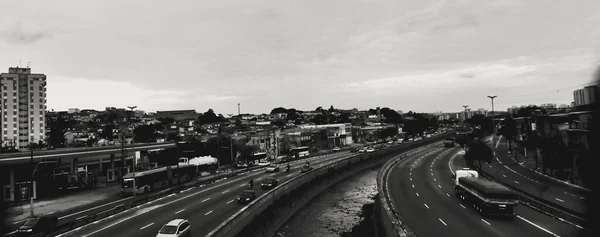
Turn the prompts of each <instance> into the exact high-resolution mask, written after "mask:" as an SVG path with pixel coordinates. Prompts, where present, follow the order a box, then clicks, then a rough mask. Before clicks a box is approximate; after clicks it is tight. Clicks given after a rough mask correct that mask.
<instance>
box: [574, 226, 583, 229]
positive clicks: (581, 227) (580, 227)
mask: <svg viewBox="0 0 600 237" xmlns="http://www.w3.org/2000/svg"><path fill="white" fill-rule="evenodd" d="M575 227H577V228H579V229H582V230H583V226H580V225H575Z"/></svg>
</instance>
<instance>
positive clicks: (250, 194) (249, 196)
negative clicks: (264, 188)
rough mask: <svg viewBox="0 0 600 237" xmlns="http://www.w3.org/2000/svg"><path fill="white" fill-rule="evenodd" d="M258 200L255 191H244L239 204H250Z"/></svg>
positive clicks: (239, 197) (239, 198)
mask: <svg viewBox="0 0 600 237" xmlns="http://www.w3.org/2000/svg"><path fill="white" fill-rule="evenodd" d="M254 199H256V191H254V190H244V191H243V192H242V193H240V195H239V196H238V203H241V204H248V203H250V202H252V200H254Z"/></svg>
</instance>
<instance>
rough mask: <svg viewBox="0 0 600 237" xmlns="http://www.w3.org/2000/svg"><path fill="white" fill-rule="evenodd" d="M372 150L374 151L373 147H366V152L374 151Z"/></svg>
mask: <svg viewBox="0 0 600 237" xmlns="http://www.w3.org/2000/svg"><path fill="white" fill-rule="evenodd" d="M374 151H375V148H373V147H369V148H367V150H366V152H374Z"/></svg>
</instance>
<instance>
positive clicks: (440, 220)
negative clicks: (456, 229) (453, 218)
mask: <svg viewBox="0 0 600 237" xmlns="http://www.w3.org/2000/svg"><path fill="white" fill-rule="evenodd" d="M438 220H440V222H442V224H444V225H445V226H448V225H447V224H446V222H444V221H443V220H442V218H438Z"/></svg>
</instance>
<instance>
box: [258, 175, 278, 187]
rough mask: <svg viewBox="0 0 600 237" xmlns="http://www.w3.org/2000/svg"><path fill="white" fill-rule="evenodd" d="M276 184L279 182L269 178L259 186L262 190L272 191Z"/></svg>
mask: <svg viewBox="0 0 600 237" xmlns="http://www.w3.org/2000/svg"><path fill="white" fill-rule="evenodd" d="M277 184H279V180H277V179H275V178H272V177H271V178H267V179H265V180H263V181H262V183H261V184H260V186H261V187H262V188H264V189H272V188H274V187H275V186H277Z"/></svg>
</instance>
